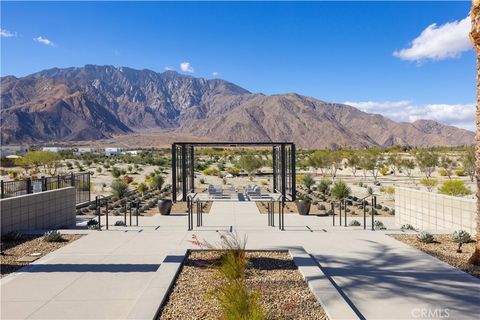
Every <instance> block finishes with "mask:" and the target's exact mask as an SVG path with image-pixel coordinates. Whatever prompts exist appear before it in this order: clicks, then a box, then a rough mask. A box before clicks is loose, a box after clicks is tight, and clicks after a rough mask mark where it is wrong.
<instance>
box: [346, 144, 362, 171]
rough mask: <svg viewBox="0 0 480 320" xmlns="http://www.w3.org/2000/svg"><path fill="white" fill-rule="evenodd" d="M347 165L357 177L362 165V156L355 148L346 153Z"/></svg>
mask: <svg viewBox="0 0 480 320" xmlns="http://www.w3.org/2000/svg"><path fill="white" fill-rule="evenodd" d="M346 158H347V166H348V167H350V168H351V169H352V174H353V176H354V177H356V173H357V168H358V167H359V166H360V157H359V156H358V153H357V152H356V151H355V150H352V151H349V152H348V153H347V154H346Z"/></svg>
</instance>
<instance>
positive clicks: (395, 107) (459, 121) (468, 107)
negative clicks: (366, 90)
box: [345, 100, 475, 131]
mask: <svg viewBox="0 0 480 320" xmlns="http://www.w3.org/2000/svg"><path fill="white" fill-rule="evenodd" d="M345 104H348V105H351V106H354V107H356V108H358V109H360V110H362V111H365V112H368V113H378V114H381V115H384V116H386V117H388V118H390V119H392V120H394V121H403V122H413V121H416V120H419V119H427V120H435V121H438V122H440V123H444V124H448V125H452V126H456V127H459V128H463V129H467V130H472V131H474V130H475V104H473V103H472V104H415V103H413V102H412V101H408V100H400V101H384V102H375V101H364V102H352V101H347V102H345Z"/></svg>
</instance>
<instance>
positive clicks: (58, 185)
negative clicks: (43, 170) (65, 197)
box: [57, 175, 90, 189]
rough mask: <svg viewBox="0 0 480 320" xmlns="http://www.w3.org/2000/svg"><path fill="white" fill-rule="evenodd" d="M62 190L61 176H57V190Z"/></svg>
mask: <svg viewBox="0 0 480 320" xmlns="http://www.w3.org/2000/svg"><path fill="white" fill-rule="evenodd" d="M60 188H61V186H60V175H57V189H60ZM89 189H90V188H89Z"/></svg>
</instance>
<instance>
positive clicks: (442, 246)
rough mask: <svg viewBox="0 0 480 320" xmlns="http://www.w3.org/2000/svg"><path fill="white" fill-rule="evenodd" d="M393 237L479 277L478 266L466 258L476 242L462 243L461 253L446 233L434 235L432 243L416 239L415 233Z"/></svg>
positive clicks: (469, 255)
mask: <svg viewBox="0 0 480 320" xmlns="http://www.w3.org/2000/svg"><path fill="white" fill-rule="evenodd" d="M391 236H392V237H393V238H395V239H397V240H399V241H402V242H403V243H406V244H408V245H410V246H412V247H414V248H417V249H419V250H421V251H423V252H425V253H428V254H430V255H432V256H434V257H436V258H438V259H440V260H442V261H443V262H446V263H448V264H450V265H451V266H454V267H455V268H458V269H460V270H462V271H465V272H467V273H470V274H471V275H473V276H475V277H478V278H480V266H474V265H471V264H469V263H468V259H469V258H470V257H471V256H472V253H473V252H474V251H475V244H476V242H475V241H474V240H472V241H471V242H469V243H465V244H463V245H462V253H457V252H456V250H457V248H458V244H457V243H456V242H454V241H452V236H451V235H447V234H441V235H434V239H435V241H434V242H432V243H423V242H420V241H418V240H417V236H416V235H406V234H399V235H391Z"/></svg>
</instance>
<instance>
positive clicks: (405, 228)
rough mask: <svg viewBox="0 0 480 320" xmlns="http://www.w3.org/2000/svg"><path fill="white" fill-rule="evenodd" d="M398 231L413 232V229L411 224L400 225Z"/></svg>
mask: <svg viewBox="0 0 480 320" xmlns="http://www.w3.org/2000/svg"><path fill="white" fill-rule="evenodd" d="M400 230H402V231H405V230H415V228H414V227H413V226H412V225H411V224H408V223H406V224H402V226H401V227H400Z"/></svg>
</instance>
